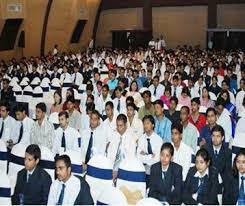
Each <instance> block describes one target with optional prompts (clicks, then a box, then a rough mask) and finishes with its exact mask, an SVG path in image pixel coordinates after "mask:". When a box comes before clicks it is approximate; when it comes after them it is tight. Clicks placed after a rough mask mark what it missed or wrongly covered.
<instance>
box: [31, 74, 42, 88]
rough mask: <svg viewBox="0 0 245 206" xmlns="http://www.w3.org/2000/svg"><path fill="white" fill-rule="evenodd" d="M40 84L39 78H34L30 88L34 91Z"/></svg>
mask: <svg viewBox="0 0 245 206" xmlns="http://www.w3.org/2000/svg"><path fill="white" fill-rule="evenodd" d="M40 83H41V80H40V78H39V77H35V78H34V79H33V80H32V81H31V84H30V85H31V87H32V89H34V88H35V87H37V86H39V85H40Z"/></svg>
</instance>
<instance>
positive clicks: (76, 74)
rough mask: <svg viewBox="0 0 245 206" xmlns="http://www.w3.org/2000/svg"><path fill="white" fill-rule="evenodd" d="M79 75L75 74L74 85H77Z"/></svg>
mask: <svg viewBox="0 0 245 206" xmlns="http://www.w3.org/2000/svg"><path fill="white" fill-rule="evenodd" d="M76 79H77V73H75V78H74V84H76Z"/></svg>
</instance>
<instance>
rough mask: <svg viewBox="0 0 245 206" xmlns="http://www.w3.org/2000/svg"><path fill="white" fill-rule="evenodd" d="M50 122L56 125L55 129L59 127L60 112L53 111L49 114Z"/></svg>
mask: <svg viewBox="0 0 245 206" xmlns="http://www.w3.org/2000/svg"><path fill="white" fill-rule="evenodd" d="M48 120H49V122H51V123H52V124H53V125H54V128H55V129H58V127H59V126H60V123H59V113H58V112H53V113H51V114H50V115H49V118H48Z"/></svg>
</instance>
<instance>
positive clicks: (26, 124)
mask: <svg viewBox="0 0 245 206" xmlns="http://www.w3.org/2000/svg"><path fill="white" fill-rule="evenodd" d="M22 123H23V135H22V138H21V141H20V143H23V144H25V145H29V144H30V138H31V129H32V127H33V125H34V123H35V122H34V121H33V119H31V118H29V117H27V116H26V117H25V118H24V119H23V121H22ZM20 128H21V122H20V121H18V129H17V130H18V138H19V135H20ZM17 141H18V140H17Z"/></svg>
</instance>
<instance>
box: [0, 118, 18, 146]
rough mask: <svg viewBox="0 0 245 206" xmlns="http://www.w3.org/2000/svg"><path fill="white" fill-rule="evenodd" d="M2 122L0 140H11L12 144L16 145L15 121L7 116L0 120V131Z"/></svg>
mask: <svg viewBox="0 0 245 206" xmlns="http://www.w3.org/2000/svg"><path fill="white" fill-rule="evenodd" d="M3 122H4V129H3V133H2V138H1V139H2V140H3V141H5V142H7V141H8V140H10V139H11V140H13V143H17V141H18V137H19V136H18V123H17V121H16V120H15V119H14V118H13V117H11V116H9V115H8V116H7V117H6V118H5V119H4V120H3V118H0V131H1V129H2V123H3Z"/></svg>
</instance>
